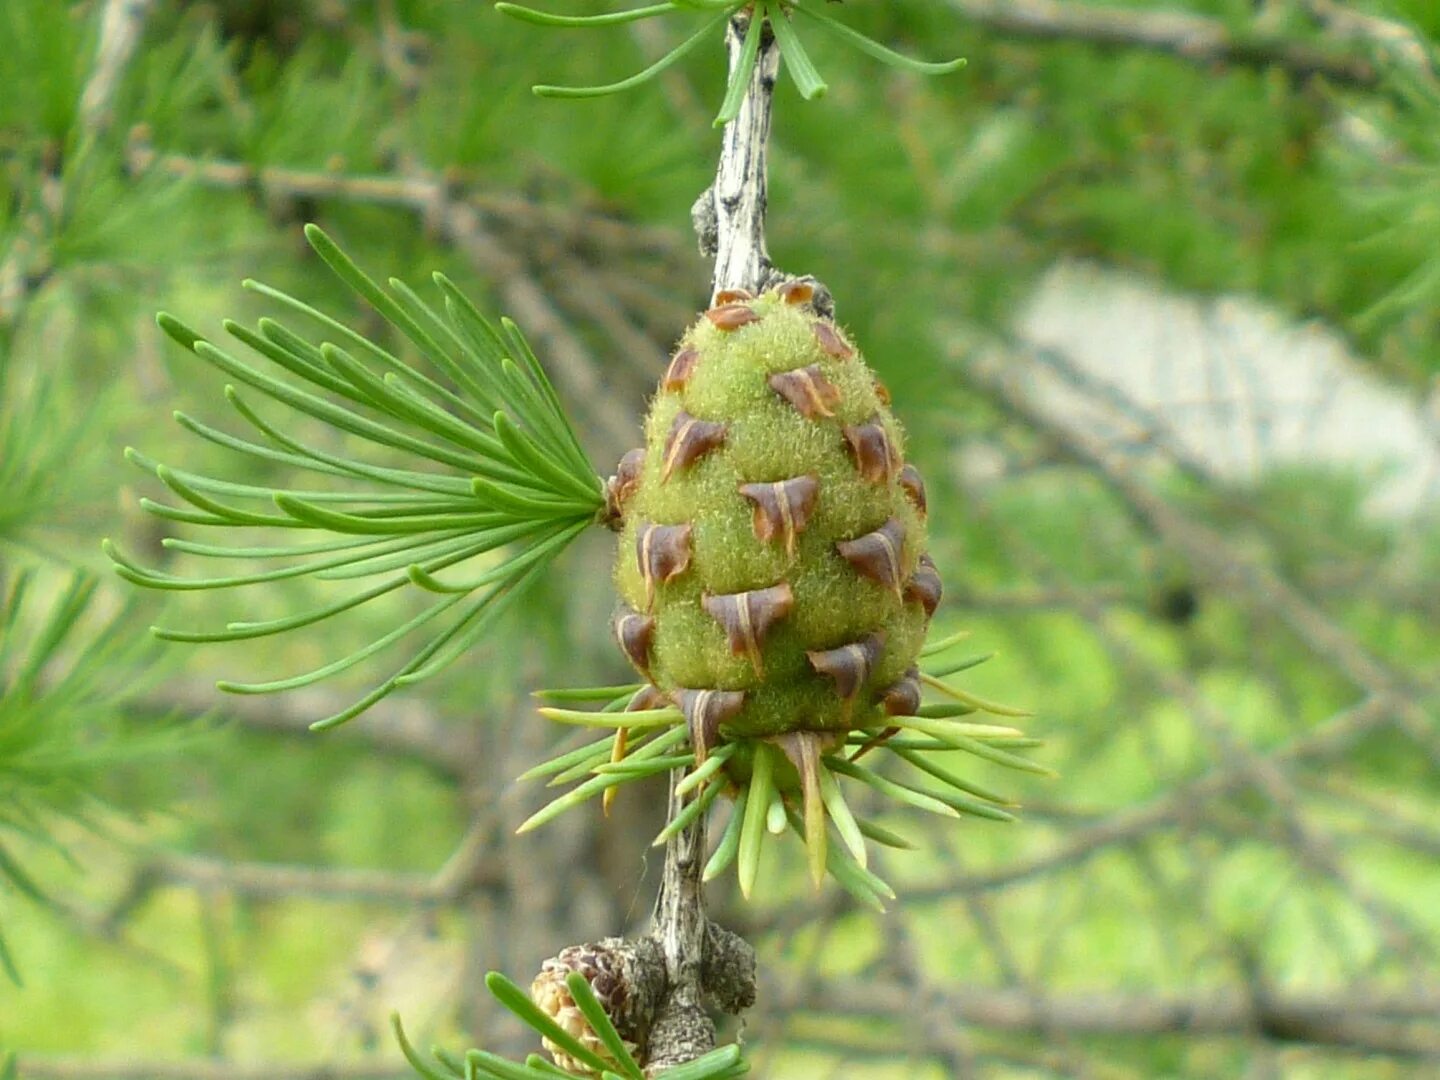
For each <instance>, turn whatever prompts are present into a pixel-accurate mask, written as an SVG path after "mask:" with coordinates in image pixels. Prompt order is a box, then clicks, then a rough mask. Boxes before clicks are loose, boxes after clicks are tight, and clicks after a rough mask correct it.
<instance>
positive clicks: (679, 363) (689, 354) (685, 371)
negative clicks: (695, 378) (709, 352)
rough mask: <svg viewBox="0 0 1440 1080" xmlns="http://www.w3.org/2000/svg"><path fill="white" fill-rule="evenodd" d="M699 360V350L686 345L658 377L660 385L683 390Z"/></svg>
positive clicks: (669, 388)
mask: <svg viewBox="0 0 1440 1080" xmlns="http://www.w3.org/2000/svg"><path fill="white" fill-rule="evenodd" d="M699 362H700V350H699V349H697V348H695V346H693V345H686V346H685V347H684V348H683V349H681V350H680V351H679V352H677V353H676V354H675V358H674V359H673V360H671V361H670V366H669V367H667V368H666V369H665V374H664V375H663V376H661V378H660V385H661V386H663V387H664V388H665V389H666V390H670V391H680V390H684V389H685V384H686V383H688V382H689V381H690V376H691V375H693V374H695V365H696V364H698V363H699Z"/></svg>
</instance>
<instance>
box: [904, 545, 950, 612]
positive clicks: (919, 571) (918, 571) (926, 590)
mask: <svg viewBox="0 0 1440 1080" xmlns="http://www.w3.org/2000/svg"><path fill="white" fill-rule="evenodd" d="M944 593H945V589H944V586H943V585H942V584H941V582H940V571H939V570H937V569H936V568H935V560H934V559H932V558H930V556H929V555H921V556H920V563H919V565H918V566H917V567H916V568H915V573H914V574H912V575H911V576H910V580H909V581H907V582H906V583H905V599H906V600H907V601H910V600H915V601H919V602H920V603H921V604H922V605H924V607H925V617H926V618H927V619H928V618H931V617H933V616H934V614H935V609H936V608H937V607H939V606H940V598H941V597H942V596H943V595H944Z"/></svg>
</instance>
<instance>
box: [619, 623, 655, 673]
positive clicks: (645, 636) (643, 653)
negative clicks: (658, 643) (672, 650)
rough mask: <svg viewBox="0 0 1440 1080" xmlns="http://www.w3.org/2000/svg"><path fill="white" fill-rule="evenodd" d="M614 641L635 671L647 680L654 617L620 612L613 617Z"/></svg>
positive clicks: (652, 645) (653, 640) (653, 636)
mask: <svg viewBox="0 0 1440 1080" xmlns="http://www.w3.org/2000/svg"><path fill="white" fill-rule="evenodd" d="M614 629H615V640H616V641H618V642H619V643H620V651H621V652H623V653H624V654H625V658H626V659H627V660H629V661H630V663H631V664H633V665H634V666H635V670H636V671H638V672H640V674H641V675H644V676H645V677H646V678H647V679H653V678H654V676H652V675H651V674H650V650H651V649H652V648H653V647H654V645H655V617H654V616H653V615H641V614H640V613H639V612H636V611H629V610H626V611H622V612H621V613H620V614H619V615H617V616H616V617H615V623H614Z"/></svg>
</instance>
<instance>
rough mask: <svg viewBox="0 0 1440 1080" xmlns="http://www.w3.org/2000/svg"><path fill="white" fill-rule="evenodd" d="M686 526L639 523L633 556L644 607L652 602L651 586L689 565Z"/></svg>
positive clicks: (688, 533) (688, 544) (653, 602)
mask: <svg viewBox="0 0 1440 1080" xmlns="http://www.w3.org/2000/svg"><path fill="white" fill-rule="evenodd" d="M690 529H691V526H690V525H688V524H687V525H642V526H641V527H640V531H639V532H637V533H636V534H635V559H636V562H638V563H639V565H640V576H641V577H642V578H644V579H645V608H646V610H647V611H648V610H649V609H650V608H652V607H653V606H654V604H655V586H656V585H657V584H661V585H663V584H664V583H665V582H667V581H669V580H670V579H671V578H673V577H675V576H677V575H678V574H683V573H684V572H685V570H686V568H687V567H688V566H689V565H690Z"/></svg>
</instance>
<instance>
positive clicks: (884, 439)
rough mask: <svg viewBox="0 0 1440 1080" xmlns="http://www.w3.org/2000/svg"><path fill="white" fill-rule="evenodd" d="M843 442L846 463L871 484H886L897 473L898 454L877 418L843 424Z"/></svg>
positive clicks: (899, 462) (899, 463) (898, 468)
mask: <svg viewBox="0 0 1440 1080" xmlns="http://www.w3.org/2000/svg"><path fill="white" fill-rule="evenodd" d="M844 431H845V442H846V443H847V444H848V445H849V447H850V460H852V461H853V462H855V468H857V469H859V470H860V475H861V476H863V477H864V478H865V479H866V480H868V481H870V483H872V484H887V483H889V482H890V481H891V480H892V479H893V478H894V476H895V474H896V473H898V472H899V471H900V465H901V461H900V453H899V451H898V450H896V449H895V444H894V443H892V442H891V441H890V436H889V435H888V434H887V433H886V431H885V428H884V427H883V426H882V425H881V424H880V422H879V420H878V419H875V420H871V421H870V422H869V423H868V424H846V425H845V428H844Z"/></svg>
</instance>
